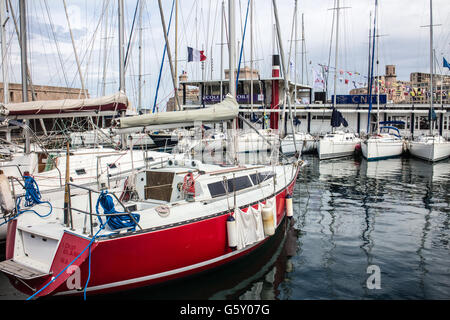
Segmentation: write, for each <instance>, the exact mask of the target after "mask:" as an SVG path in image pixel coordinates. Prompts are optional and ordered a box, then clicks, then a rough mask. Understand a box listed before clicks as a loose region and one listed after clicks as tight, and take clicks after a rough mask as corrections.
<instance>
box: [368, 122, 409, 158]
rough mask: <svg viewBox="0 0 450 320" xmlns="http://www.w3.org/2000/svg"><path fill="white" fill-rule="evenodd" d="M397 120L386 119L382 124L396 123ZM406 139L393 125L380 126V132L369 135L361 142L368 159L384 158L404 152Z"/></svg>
mask: <svg viewBox="0 0 450 320" xmlns="http://www.w3.org/2000/svg"><path fill="white" fill-rule="evenodd" d="M394 123H397V122H393V121H385V122H379V124H378V127H379V125H380V124H394ZM403 150H404V140H403V138H402V137H401V136H400V131H399V130H398V129H397V128H396V127H393V126H383V127H379V128H378V133H377V134H374V135H371V136H369V137H368V138H366V139H364V140H363V141H362V142H361V151H362V154H363V157H364V158H366V159H367V160H369V161H371V160H383V159H389V158H393V157H398V156H400V155H402V154H403Z"/></svg>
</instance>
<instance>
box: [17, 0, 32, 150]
mask: <svg viewBox="0 0 450 320" xmlns="http://www.w3.org/2000/svg"><path fill="white" fill-rule="evenodd" d="M19 10H20V58H21V63H20V65H21V74H22V101H23V102H28V79H27V66H28V62H27V61H28V59H27V50H28V49H27V48H28V47H27V22H26V21H27V15H26V12H27V9H26V0H20V1H19ZM28 124H29V120H25V129H24V131H25V132H24V133H25V153H26V154H29V153H30V151H31V150H30V132H29V130H30V129H29V126H28Z"/></svg>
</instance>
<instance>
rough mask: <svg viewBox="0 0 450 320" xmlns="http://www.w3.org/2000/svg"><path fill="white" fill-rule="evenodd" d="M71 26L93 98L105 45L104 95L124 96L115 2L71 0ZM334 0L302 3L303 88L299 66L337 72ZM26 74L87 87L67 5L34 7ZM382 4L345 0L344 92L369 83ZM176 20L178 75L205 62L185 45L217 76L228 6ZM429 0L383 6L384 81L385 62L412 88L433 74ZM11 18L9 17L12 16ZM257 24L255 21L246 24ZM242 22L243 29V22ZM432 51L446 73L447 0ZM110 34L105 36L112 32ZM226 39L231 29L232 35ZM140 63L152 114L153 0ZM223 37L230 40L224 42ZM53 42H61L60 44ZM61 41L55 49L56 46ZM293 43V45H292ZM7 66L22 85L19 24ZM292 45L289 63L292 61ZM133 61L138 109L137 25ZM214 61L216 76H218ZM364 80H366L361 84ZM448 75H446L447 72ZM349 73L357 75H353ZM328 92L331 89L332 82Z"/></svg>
mask: <svg viewBox="0 0 450 320" xmlns="http://www.w3.org/2000/svg"><path fill="white" fill-rule="evenodd" d="M11 2H12V4H13V10H14V13H15V14H16V16H18V1H17V0H11ZM235 2H236V12H237V17H236V23H237V25H236V35H237V38H238V39H236V41H239V42H242V33H241V31H242V30H243V28H244V23H245V14H246V9H247V4H248V0H235ZM66 3H67V11H68V14H69V22H70V25H71V28H72V33H73V36H74V39H75V45H76V50H77V54H78V56H79V58H80V61H81V70H82V73H83V76H84V78H85V83H86V87H87V89H88V90H89V92H90V94H91V96H99V95H101V94H102V93H103V73H104V65H105V64H104V61H105V50H104V48H105V38H106V39H107V43H106V71H105V75H106V81H105V94H111V93H114V92H115V91H116V90H117V89H118V81H119V80H118V79H119V75H118V71H119V68H118V48H117V45H118V39H117V0H89V1H88V0H66ZM162 3H163V7H164V14H165V19H166V24H167V25H168V24H169V16H170V11H171V6H172V3H173V1H172V0H163V1H162ZM294 3H295V1H294V0H278V1H277V6H278V11H279V17H280V23H281V27H280V28H281V33H282V38H283V39H282V40H283V46H284V50H285V54H286V58H287V57H288V55H289V51H290V44H291V42H290V41H289V40H290V39H291V30H292V21H293V12H294ZM335 3H336V0H298V13H299V14H298V38H297V39H301V31H302V28H301V21H302V13H303V17H304V35H305V46H306V53H305V54H306V57H305V56H303V55H302V53H301V51H302V50H301V44H302V43H301V41H297V43H298V55H297V66H298V67H297V76H298V81H299V82H301V79H302V76H301V73H302V72H301V66H302V64H301V61H302V58H305V60H306V65H305V73H304V74H303V82H304V83H307V82H309V84H310V85H312V80H313V79H312V78H313V72H312V71H313V69H316V70H319V64H325V65H326V64H328V60H329V59H330V62H331V63H330V66H331V67H334V52H335V41H334V37H333V43H332V47H331V57H330V56H329V52H330V38H331V31H332V22H333V12H335V10H330V9H331V8H333V7H335ZM27 4H28V8H27V12H28V38H29V67H30V69H31V75H32V80H33V83H35V84H39V85H46V84H48V85H58V86H66V85H68V86H73V87H78V88H79V87H81V82H80V77H79V74H78V72H77V68H76V63H75V56H74V50H73V47H72V42H71V38H70V33H69V28H68V21H67V18H66V15H65V11H64V6H63V0H33V1H27ZM136 4H137V0H125V25H126V26H125V30H126V35H125V37H126V44H128V40H129V34H130V30H131V25H132V22H133V16H134V12H135V8H136ZM374 4H375V0H341V1H340V7H345V9H342V10H340V12H341V13H340V19H339V20H340V23H339V46H338V51H339V55H338V69H340V70H343V71H348V72H347V73H344V75H342V76H341V77H342V78H344V77H345V78H346V79H348V80H349V83H348V84H345V83H344V82H339V85H338V93H342V94H345V93H348V91H349V90H350V89H352V88H353V87H354V84H352V81H355V84H358V83H361V82H363V81H364V76H367V65H368V41H369V38H368V35H369V24H370V23H371V26H370V27H371V28H373V21H370V20H369V17H370V13H371V12H372V19H373V13H374ZM179 6H180V10H179V16H178V73H181V72H182V70H185V71H187V73H188V76H189V79H199V78H201V77H202V73H201V70H200V63H195V62H190V63H187V61H186V59H187V46H191V47H194V48H198V49H204V50H205V54H206V56H207V58H208V59H207V63H206V70H205V74H206V79H211V78H213V79H218V78H219V77H220V65H221V60H220V51H221V45H220V44H221V21H222V19H221V10H222V9H221V7H222V0H211V1H209V0H179ZM254 7H255V8H254V27H253V32H254V57H253V59H254V61H255V62H254V63H255V67H256V68H258V69H259V70H260V73H261V77H270V73H271V55H272V52H273V50H274V49H273V39H274V37H273V34H274V33H273V24H274V23H275V20H274V18H273V8H272V0H254ZM429 8H430V2H429V0H379V13H378V19H379V30H378V34H379V35H380V37H378V40H379V45H378V56H379V61H380V64H379V66H380V74H384V68H385V65H386V64H394V65H396V72H397V76H398V79H399V80H409V75H410V73H411V72H415V71H422V72H429V50H430V49H429V48H430V42H429V39H430V38H429V31H430V30H429V28H428V27H422V26H426V25H429V24H430V10H429ZM225 9H226V14H227V17H226V20H227V22H228V2H227V1H225ZM9 15H10V16H11V12H9ZM249 19H250V18H249ZM241 21H242V24H241ZM174 23H175V21H174V20H173V21H172V25H171V30H170V41H171V51H172V54H173V55H174V51H175V48H174V46H175V44H174V29H175V26H174ZM433 24H435V25H436V26H435V27H434V28H433V29H434V46H433V47H434V49H435V50H436V59H437V61H438V65H437V66H436V69H437V70H436V72H441V70H442V56H446V57H447V60H449V61H450V1H449V0H434V1H433ZM106 25H107V26H108V28H107V29H105V26H106ZM226 32H227V33H228V31H226ZM143 34H144V35H143V38H144V40H143V43H144V45H143V52H144V53H143V55H144V71H143V76H144V80H145V83H144V86H143V88H142V92H143V100H144V103H143V104H144V107H146V108H151V107H152V106H153V103H154V99H155V92H156V84H157V79H158V74H159V69H160V65H161V59H162V53H163V49H164V37H163V30H162V27H161V18H160V14H159V7H158V2H157V1H156V0H146V1H145V8H144V11H143ZM225 37H226V35H225ZM55 39H56V42H55ZM56 43H57V44H56ZM244 43H245V50H244V56H243V59H242V60H243V63H242V65H241V67H242V66H243V65H249V60H250V45H249V43H250V21H249V22H248V25H247V31H246V37H245V42H244ZM294 43H295V42H294ZM7 45H8V55H7V56H8V66H9V76H10V81H11V82H18V83H20V50H19V48H18V42H17V37H16V34H15V29H14V24H13V23H12V19H10V20H9V21H8V23H7ZM224 49H225V50H224V61H223V66H224V68H228V52H227V48H226V47H225V48H224ZM294 49H295V47H294V46H292V53H291V61H292V63H293V62H294ZM129 57H130V58H129V63H128V67H127V73H126V93H127V95H128V96H129V97H130V99H131V101H132V104H133V105H134V106H136V104H137V92H138V82H137V80H138V74H139V70H138V25H137V21H136V26H135V33H134V36H133V38H132V41H131V44H130V54H129ZM211 62H212V69H213V71H212V72H211ZM355 72H356V73H360V74H361V76H359V77H358V76H356V75H355ZM448 72H449V70H447V73H448ZM350 73H351V74H352V75H351V76H350ZM330 85H331V84H330ZM172 92H173V86H172V83H171V82H170V69H169V65H168V63H167V61H166V62H165V65H164V68H163V71H162V78H161V87H160V91H159V94H158V103H160V105H161V106H162V110H164V107H165V103H166V101H167V99H168V98H169V97H170V96H171V95H172Z"/></svg>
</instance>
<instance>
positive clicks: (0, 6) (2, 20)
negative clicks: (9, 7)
mask: <svg viewBox="0 0 450 320" xmlns="http://www.w3.org/2000/svg"><path fill="white" fill-rule="evenodd" d="M6 22H7V19H6V6H5V1H0V24H1V25H0V28H1V29H0V33H1V41H2V51H1V54H2V60H1V61H2V77H3V103H5V104H7V103H8V102H9V79H8V63H7V61H6V57H7V54H6Z"/></svg>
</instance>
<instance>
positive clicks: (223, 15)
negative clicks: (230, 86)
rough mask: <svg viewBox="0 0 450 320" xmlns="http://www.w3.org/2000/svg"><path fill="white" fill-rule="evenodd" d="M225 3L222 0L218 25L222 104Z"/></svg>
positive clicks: (221, 95)
mask: <svg viewBox="0 0 450 320" xmlns="http://www.w3.org/2000/svg"><path fill="white" fill-rule="evenodd" d="M224 18H225V1H224V0H222V18H221V19H220V20H221V23H220V101H221V102H222V97H223V81H222V79H223V46H224V44H225V43H224V40H223V35H224V31H223V28H224V24H225V19H224Z"/></svg>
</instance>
